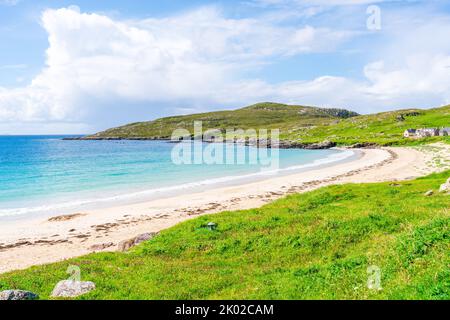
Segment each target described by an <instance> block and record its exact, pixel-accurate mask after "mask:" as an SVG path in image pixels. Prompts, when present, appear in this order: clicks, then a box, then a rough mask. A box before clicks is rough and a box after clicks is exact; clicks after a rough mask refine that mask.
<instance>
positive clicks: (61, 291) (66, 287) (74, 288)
mask: <svg viewBox="0 0 450 320" xmlns="http://www.w3.org/2000/svg"><path fill="white" fill-rule="evenodd" d="M94 289H95V283H93V282H91V281H74V280H63V281H60V282H58V284H57V285H56V286H55V288H54V289H53V292H52V297H54V298H75V297H78V296H81V295H83V294H86V293H88V292H90V291H92V290H94Z"/></svg>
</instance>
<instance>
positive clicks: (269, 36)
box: [0, 0, 450, 134]
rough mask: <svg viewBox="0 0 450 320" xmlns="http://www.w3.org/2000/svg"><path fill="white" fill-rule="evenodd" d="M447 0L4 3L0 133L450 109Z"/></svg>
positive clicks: (0, 3)
mask: <svg viewBox="0 0 450 320" xmlns="http://www.w3.org/2000/svg"><path fill="white" fill-rule="evenodd" d="M449 39H450V1H448V0H404V1H401V0H396V1H393V0H372V1H368V0H334V1H333V0H223V1H208V0H190V1H185V0H164V1H162V0H161V1H159V0H151V1H150V0H147V1H143V0H127V1H120V0H101V1H88V0H80V1H76V0H72V1H59V0H0V134H88V133H94V132H97V131H100V130H104V129H107V128H110V127H114V126H118V125H122V124H126V123H129V122H136V121H147V120H152V119H155V118H158V117H162V116H169V115H177V114H189V113H195V112H204V111H214V110H222V109H237V108H240V107H244V106H246V105H250V104H253V103H257V102H263V101H274V102H281V103H289V104H299V105H312V106H320V107H340V108H347V109H351V110H354V111H357V112H359V113H362V114H366V113H376V112H383V111H388V110H394V109H400V108H413V107H414V108H416V107H418V108H431V107H437V106H442V105H446V104H450V41H449Z"/></svg>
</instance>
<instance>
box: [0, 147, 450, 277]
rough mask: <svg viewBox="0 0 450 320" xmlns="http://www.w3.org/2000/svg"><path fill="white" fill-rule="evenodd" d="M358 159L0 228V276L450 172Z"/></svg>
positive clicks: (442, 163)
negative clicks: (279, 206) (337, 193)
mask: <svg viewBox="0 0 450 320" xmlns="http://www.w3.org/2000/svg"><path fill="white" fill-rule="evenodd" d="M355 151H357V152H358V153H359V154H360V157H358V159H355V160H352V161H349V162H345V163H339V164H332V165H329V166H327V167H325V168H316V169H312V170H309V171H306V172H302V173H294V174H291V175H286V176H278V177H277V176H274V177H268V178H267V179H266V180H263V181H258V182H252V183H245V184H241V185H238V186H230V187H220V188H213V189H209V190H205V191H201V192H195V193H184V194H180V195H178V196H174V197H170V198H165V199H159V200H152V201H146V202H141V203H137V204H131V205H122V206H114V207H110V208H102V209H96V210H90V211H86V212H62V213H61V214H60V215H58V216H55V217H51V218H50V219H49V218H42V217H41V218H35V219H29V220H17V221H6V222H2V223H1V225H0V235H1V236H0V273H1V272H7V271H10V270H16V269H23V268H27V267H29V266H32V265H38V264H45V263H50V262H55V261H60V260H64V259H67V258H71V257H76V256H81V255H84V254H88V253H91V252H97V251H115V250H117V246H118V243H119V242H121V241H123V240H127V239H130V238H133V237H135V236H137V235H139V234H143V233H147V232H158V231H161V230H163V229H166V228H169V227H171V226H173V225H175V224H177V223H179V222H181V221H184V220H187V219H191V218H194V217H197V216H199V215H203V214H210V213H215V212H220V211H223V210H237V209H248V208H254V207H259V206H261V205H264V204H266V203H268V202H270V201H273V200H275V199H278V198H280V197H283V196H284V195H287V194H292V193H297V192H305V191H309V190H312V189H315V188H319V187H322V186H325V185H330V184H338V183H362V182H380V181H395V180H405V179H412V178H415V177H419V176H423V175H426V174H429V173H432V172H437V171H442V170H445V169H448V168H449V167H450V164H449V161H448V159H450V145H446V144H434V145H430V146H425V147H420V148H380V149H357V150H355Z"/></svg>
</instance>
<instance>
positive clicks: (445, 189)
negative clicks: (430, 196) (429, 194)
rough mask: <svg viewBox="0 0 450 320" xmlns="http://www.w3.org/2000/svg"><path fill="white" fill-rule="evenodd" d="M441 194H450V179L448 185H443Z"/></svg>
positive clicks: (440, 189)
mask: <svg viewBox="0 0 450 320" xmlns="http://www.w3.org/2000/svg"><path fill="white" fill-rule="evenodd" d="M439 192H450V178H448V180H447V182H446V183H443V184H442V185H441V187H440V188H439Z"/></svg>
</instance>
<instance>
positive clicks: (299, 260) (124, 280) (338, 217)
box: [0, 171, 450, 299]
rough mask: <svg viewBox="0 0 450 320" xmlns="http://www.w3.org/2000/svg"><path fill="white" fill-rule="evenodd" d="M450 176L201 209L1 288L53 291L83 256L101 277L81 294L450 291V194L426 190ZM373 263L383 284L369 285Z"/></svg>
mask: <svg viewBox="0 0 450 320" xmlns="http://www.w3.org/2000/svg"><path fill="white" fill-rule="evenodd" d="M449 175H450V171H447V172H444V173H442V174H435V175H431V176H429V177H425V178H420V179H417V180H414V181H405V182H399V183H395V184H390V183H377V184H347V185H337V186H330V187H326V188H321V189H319V190H316V191H312V192H309V193H305V194H295V195H291V196H288V197H286V198H284V199H280V200H278V201H276V202H273V203H271V204H268V205H266V206H264V207H262V208H259V209H252V210H246V211H234V212H222V213H219V214H215V215H209V216H202V217H198V218H196V219H193V220H190V221H187V222H184V223H181V224H179V225H177V226H175V227H173V228H170V229H168V230H165V231H163V232H162V233H161V234H160V235H158V236H157V237H156V238H154V239H153V240H151V241H149V242H147V243H144V244H142V245H140V246H138V247H136V248H135V249H133V250H132V251H131V252H129V253H97V254H91V255H88V256H84V257H80V258H76V259H70V260H68V261H64V262H60V263H55V264H50V265H46V266H38V267H33V268H30V269H28V270H24V271H17V272H11V273H7V274H3V275H0V290H4V289H10V288H17V289H26V290H31V291H33V292H36V293H38V294H39V295H40V296H41V298H43V299H46V298H48V297H49V294H50V292H51V291H52V288H53V287H54V285H55V284H56V283H57V282H58V281H60V280H61V279H65V278H67V276H68V275H67V274H66V273H65V271H66V269H67V267H68V266H69V265H74V264H75V265H78V266H80V268H81V276H82V279H83V280H86V281H87V280H90V281H94V282H95V283H96V286H97V289H96V290H94V291H93V292H91V293H89V294H87V295H85V296H82V297H81V299H450V269H449V267H448V266H449V264H450V254H449V246H450V233H449V230H450V207H449V196H448V195H444V194H439V193H435V194H434V195H433V196H430V197H427V196H424V195H423V194H424V193H425V192H426V191H428V190H430V189H433V190H437V189H438V188H439V185H440V184H441V183H443V182H444V181H445V180H446V179H447V178H448V176H449ZM209 221H214V222H216V223H217V224H218V228H217V230H215V231H209V230H207V229H206V228H205V226H206V224H207V223H208V222H209ZM372 265H375V266H378V267H379V268H381V272H382V273H381V286H382V290H379V291H377V290H370V289H368V288H367V285H366V283H367V277H368V275H367V268H368V267H369V266H372Z"/></svg>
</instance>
